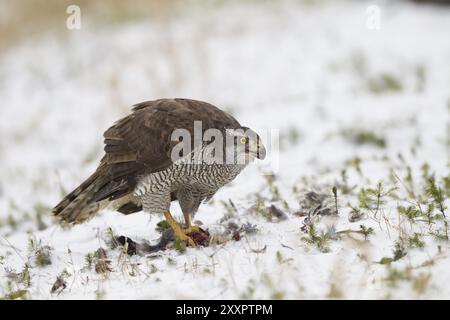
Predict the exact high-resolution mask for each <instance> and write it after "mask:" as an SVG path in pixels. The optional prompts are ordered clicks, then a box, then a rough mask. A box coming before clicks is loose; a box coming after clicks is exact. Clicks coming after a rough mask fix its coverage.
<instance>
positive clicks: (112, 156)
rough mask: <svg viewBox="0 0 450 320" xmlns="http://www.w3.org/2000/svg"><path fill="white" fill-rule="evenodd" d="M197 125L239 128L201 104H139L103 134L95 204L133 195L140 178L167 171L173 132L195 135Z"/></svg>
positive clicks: (186, 101) (184, 101) (182, 101)
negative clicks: (195, 125) (103, 154)
mask: <svg viewBox="0 0 450 320" xmlns="http://www.w3.org/2000/svg"><path fill="white" fill-rule="evenodd" d="M194 121H201V122H202V127H203V131H204V130H206V129H209V128H216V129H225V128H238V127H240V125H239V123H238V122H237V121H236V119H234V118H233V117H232V116H230V115H229V114H227V113H225V112H223V111H222V110H220V109H218V108H216V107H214V106H212V105H210V104H208V103H206V102H202V101H197V100H190V99H160V100H155V101H147V102H143V103H140V104H137V105H135V106H134V108H133V112H132V113H131V114H130V115H129V116H127V117H125V118H123V119H121V120H119V121H118V122H117V123H115V124H114V125H113V126H112V127H111V128H109V129H108V130H107V131H106V132H105V133H104V138H105V153H106V154H105V156H104V157H103V159H102V161H101V163H100V166H99V168H98V169H97V170H99V171H100V174H99V179H100V180H101V181H99V183H100V185H101V186H100V187H99V189H98V191H97V192H96V194H95V196H94V198H93V201H100V200H103V199H110V200H114V199H117V198H120V197H122V196H124V195H127V194H129V193H131V192H133V190H134V188H135V187H136V184H137V182H138V179H139V177H140V176H142V175H145V174H149V173H152V172H157V171H161V170H164V169H166V168H168V167H169V166H170V165H171V164H172V161H171V157H170V155H171V151H172V148H173V147H174V146H175V145H176V143H177V142H176V141H171V135H172V132H173V130H174V129H178V128H183V129H186V130H188V131H190V133H191V134H192V135H193V131H194Z"/></svg>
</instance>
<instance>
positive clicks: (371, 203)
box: [358, 182, 397, 217]
mask: <svg viewBox="0 0 450 320" xmlns="http://www.w3.org/2000/svg"><path fill="white" fill-rule="evenodd" d="M396 190H397V188H396V187H392V188H389V189H385V187H384V185H383V184H382V183H381V182H379V183H378V184H377V186H376V188H362V189H361V191H360V192H359V194H358V199H359V207H360V208H363V209H368V210H370V211H372V213H373V214H374V216H375V217H376V216H377V214H378V212H379V211H380V209H381V206H382V205H384V204H385V200H384V198H385V197H387V196H391V197H394V196H395V191H396Z"/></svg>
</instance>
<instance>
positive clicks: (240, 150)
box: [229, 127, 266, 162]
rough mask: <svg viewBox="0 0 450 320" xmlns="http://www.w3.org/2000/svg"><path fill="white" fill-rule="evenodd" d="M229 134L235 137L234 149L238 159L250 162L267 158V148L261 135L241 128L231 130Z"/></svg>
mask: <svg viewBox="0 0 450 320" xmlns="http://www.w3.org/2000/svg"><path fill="white" fill-rule="evenodd" d="M229 134H230V135H232V136H233V138H234V139H233V141H234V143H233V147H234V148H235V150H236V154H237V156H238V157H241V158H243V159H245V162H247V161H248V160H250V161H251V160H254V159H260V160H263V159H264V158H265V157H266V148H265V147H264V145H263V143H262V140H261V138H260V137H259V135H258V134H257V133H256V132H255V131H253V130H252V129H250V128H247V127H241V128H238V129H232V130H229Z"/></svg>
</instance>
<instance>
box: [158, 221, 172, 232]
mask: <svg viewBox="0 0 450 320" xmlns="http://www.w3.org/2000/svg"><path fill="white" fill-rule="evenodd" d="M167 229H170V224H169V223H168V222H167V221H166V220H161V221H160V222H158V223H157V224H156V231H157V232H159V233H164V231H166V230H167Z"/></svg>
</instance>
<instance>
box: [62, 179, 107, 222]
mask: <svg viewBox="0 0 450 320" xmlns="http://www.w3.org/2000/svg"><path fill="white" fill-rule="evenodd" d="M100 186H101V184H100V181H99V179H98V174H97V172H95V173H94V174H93V175H91V176H90V177H89V178H88V179H86V181H84V182H83V183H82V184H81V185H80V186H78V188H76V189H75V190H73V191H72V192H71V193H69V194H68V195H67V196H65V197H64V199H63V200H62V201H61V202H60V203H59V204H57V205H56V206H55V207H54V208H53V214H54V215H55V216H57V217H58V218H59V219H60V221H62V222H66V223H70V224H77V223H81V222H83V221H86V220H88V219H89V218H92V217H93V216H94V215H95V214H96V213H97V212H98V211H99V210H100V209H102V208H104V207H105V206H106V205H107V203H108V202H109V201H108V200H103V201H95V199H94V197H95V194H96V193H97V191H98V189H99V187H100Z"/></svg>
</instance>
